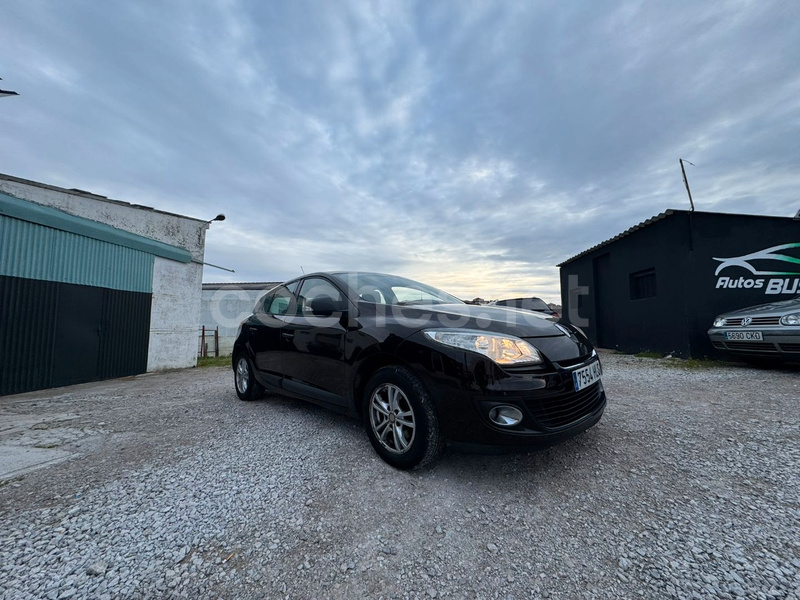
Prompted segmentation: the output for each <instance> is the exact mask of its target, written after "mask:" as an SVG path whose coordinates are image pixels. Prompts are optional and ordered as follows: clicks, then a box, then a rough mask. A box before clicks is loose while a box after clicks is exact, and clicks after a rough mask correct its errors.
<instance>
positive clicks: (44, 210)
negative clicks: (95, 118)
mask: <svg viewBox="0 0 800 600" xmlns="http://www.w3.org/2000/svg"><path fill="white" fill-rule="evenodd" d="M0 216H7V217H12V218H14V219H21V220H23V221H28V222H29V223H35V224H37V225H43V226H44V227H51V228H53V229H58V230H61V231H66V232H69V233H74V234H77V235H80V236H85V237H87V238H92V239H95V240H99V241H101V242H108V243H110V244H116V245H118V246H123V247H125V248H131V249H133V250H139V251H141V252H146V253H148V254H152V255H155V256H160V257H162V258H168V259H170V260H174V261H177V262H182V263H188V262H191V261H192V255H191V254H190V253H189V251H188V250H186V249H185V248H181V247H179V246H172V245H170V244H165V243H164V242H159V241H157V240H153V239H150V238H147V237H144V236H141V235H136V234H135V233H130V232H129V231H124V230H122V229H117V228H116V227H112V226H111V225H106V224H104V223H98V222H96V221H91V220H89V219H84V218H82V217H76V216H75V215H71V214H69V213H65V212H64V211H61V210H58V209H55V208H51V207H49V206H42V205H41V204H36V203H34V202H28V201H27V200H20V199H19V198H15V197H14V196H9V195H8V194H3V193H0Z"/></svg>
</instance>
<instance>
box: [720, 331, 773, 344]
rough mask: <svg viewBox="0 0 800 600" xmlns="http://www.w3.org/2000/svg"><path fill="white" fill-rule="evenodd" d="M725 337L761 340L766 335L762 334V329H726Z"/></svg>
mask: <svg viewBox="0 0 800 600" xmlns="http://www.w3.org/2000/svg"><path fill="white" fill-rule="evenodd" d="M725 339H726V340H741V341H746V342H750V341H756V342H760V341H762V340H763V339H764V336H763V335H761V332H760V331H726V332H725Z"/></svg>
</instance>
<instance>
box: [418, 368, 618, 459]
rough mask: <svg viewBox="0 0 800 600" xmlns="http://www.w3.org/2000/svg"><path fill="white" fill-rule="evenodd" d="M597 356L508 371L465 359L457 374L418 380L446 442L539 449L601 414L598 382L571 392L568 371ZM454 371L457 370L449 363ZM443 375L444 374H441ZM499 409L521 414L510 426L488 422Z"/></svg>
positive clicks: (570, 434) (601, 393) (575, 432)
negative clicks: (433, 406) (426, 391)
mask: <svg viewBox="0 0 800 600" xmlns="http://www.w3.org/2000/svg"><path fill="white" fill-rule="evenodd" d="M592 360H597V359H595V358H592V359H589V357H586V359H585V360H582V361H575V362H576V364H571V365H566V366H561V365H559V364H556V363H551V365H549V366H548V367H547V368H542V369H531V370H529V371H518V372H516V373H509V372H506V371H503V370H502V369H500V368H499V367H497V365H494V363H491V361H488V360H485V359H482V358H480V357H467V360H466V361H465V362H463V363H462V365H461V367H462V368H463V371H461V369H459V371H461V372H459V373H452V372H451V373H450V375H451V376H446V375H447V373H442V374H440V375H438V376H437V374H436V373H431V372H430V371H429V370H426V371H427V372H426V373H424V374H423V373H420V376H421V378H423V379H427V381H426V382H425V383H426V385H427V387H428V388H429V389H430V390H431V392H432V396H433V399H434V402H435V403H436V407H437V412H438V413H439V421H440V426H441V427H442V432H443V433H444V435H445V437H446V438H447V439H448V441H449V442H456V443H458V444H459V445H480V446H493V447H505V448H520V449H525V448H531V449H533V448H542V447H546V446H551V445H553V444H556V443H559V442H562V441H564V440H566V439H569V438H571V437H574V436H575V435H578V434H579V433H581V432H583V431H585V430H586V429H589V428H590V427H592V426H593V425H595V424H596V423H597V422H598V421H599V420H600V418H601V417H602V415H603V411H604V410H605V406H606V393H605V389H604V388H603V383H602V380H601V381H598V382H595V383H594V384H592V385H591V386H589V387H587V388H585V389H583V390H581V391H579V392H575V389H574V385H573V379H572V373H573V371H574V370H576V369H579V368H581V367H583V366H586V365H587V364H589V363H590V362H591V361H592ZM451 366H452V367H453V368H456V367H457V366H456V365H455V364H452V365H451ZM442 375H444V376H442ZM499 405H507V406H513V407H516V408H518V409H519V410H520V412H521V413H522V415H523V419H522V421H521V422H520V423H519V424H517V425H515V426H513V427H503V426H500V425H497V424H495V423H494V422H492V421H491V420H490V419H489V412H490V410H491V409H492V408H493V407H495V406H499Z"/></svg>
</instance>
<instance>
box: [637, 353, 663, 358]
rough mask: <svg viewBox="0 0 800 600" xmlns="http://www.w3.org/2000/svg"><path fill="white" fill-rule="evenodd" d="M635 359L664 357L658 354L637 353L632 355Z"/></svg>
mask: <svg viewBox="0 0 800 600" xmlns="http://www.w3.org/2000/svg"><path fill="white" fill-rule="evenodd" d="M634 356H635V357H636V358H663V357H664V355H663V354H661V353H660V352H637V353H636V354H634Z"/></svg>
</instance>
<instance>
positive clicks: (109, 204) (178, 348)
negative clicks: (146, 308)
mask: <svg viewBox="0 0 800 600" xmlns="http://www.w3.org/2000/svg"><path fill="white" fill-rule="evenodd" d="M0 192H4V193H6V194H9V195H11V196H15V197H17V198H22V199H23V200H29V201H31V202H36V203H38V204H43V205H46V206H52V207H53V208H57V209H59V210H63V211H64V212H67V213H70V214H73V215H76V216H79V217H83V218H86V219H91V220H92V221H97V222H99V223H105V224H107V225H111V226H112V227H116V228H118V229H123V230H125V231H129V232H131V233H135V234H138V235H141V236H144V237H148V238H150V239H154V240H158V241H160V242H164V243H166V244H171V245H173V246H180V247H181V248H185V249H186V250H188V251H189V252H190V253H191V255H192V259H193V260H195V261H197V262H198V263H202V262H203V254H204V250H205V236H206V229H207V228H208V224H207V223H205V222H204V221H200V220H198V219H193V218H190V217H183V216H180V215H173V214H169V213H164V212H160V211H157V210H152V209H148V208H141V207H136V206H133V205H130V204H128V203H126V202H120V201H117V200H106V199H103V198H99V197H97V196H92V195H88V194H84V193H80V192H70V191H69V190H63V189H61V188H56V187H52V186H47V185H43V184H38V183H34V182H30V183H26V182H25V181H19V180H15V179H13V178H8V177H6V176H3V177H0ZM202 281H203V265H202V264H197V263H194V262H192V263H188V264H186V263H179V262H176V261H171V260H168V259H165V258H160V257H156V258H155V264H154V268H153V301H152V307H151V316H150V349H149V354H148V358H147V370H148V371H158V370H161V369H173V368H183V367H193V366H195V365H196V364H197V328H198V326H199V317H200V298H201V292H202Z"/></svg>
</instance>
